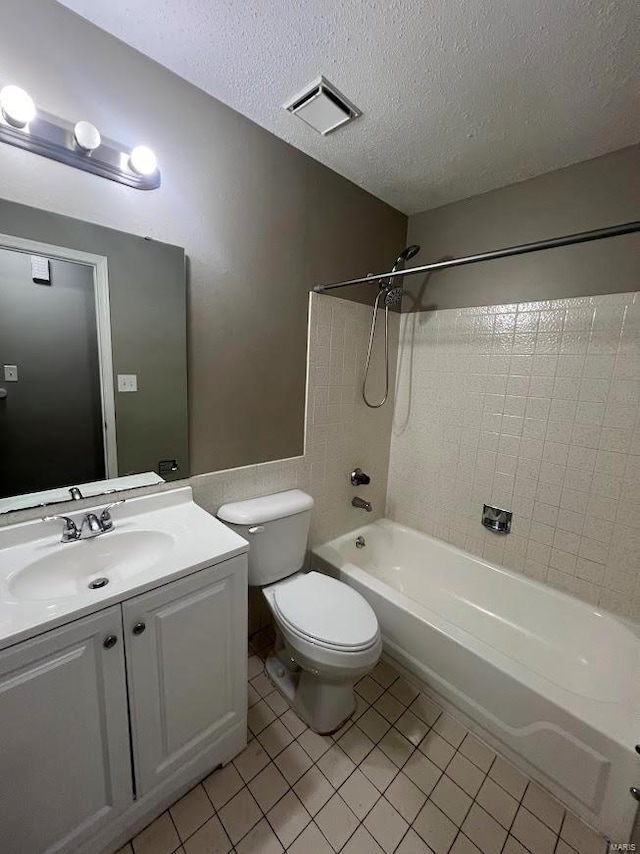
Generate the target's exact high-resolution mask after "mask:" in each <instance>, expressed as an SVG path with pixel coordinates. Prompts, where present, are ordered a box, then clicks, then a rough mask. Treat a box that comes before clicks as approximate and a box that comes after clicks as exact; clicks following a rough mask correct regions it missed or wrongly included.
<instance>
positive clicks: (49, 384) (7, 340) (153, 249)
mask: <svg viewBox="0 0 640 854" xmlns="http://www.w3.org/2000/svg"><path fill="white" fill-rule="evenodd" d="M51 216H52V217H55V215H54V214H52V215H51ZM93 228H95V229H98V230H99V231H104V232H105V233H106V236H107V237H108V236H109V234H110V230H108V229H100V228H99V227H97V226H94V227H93ZM111 234H115V233H114V232H111ZM118 239H119V240H120V241H124V242H125V243H126V241H127V240H129V241H131V243H132V246H131V247H130V248H131V249H133V250H134V251H129V252H128V253H127V252H126V251H122V248H121V247H117V250H118V251H113V247H112V246H110V245H109V240H108V239H107V240H105V247H104V251H105V254H103V255H99V254H93V253H89V252H84V251H82V250H78V249H75V248H73V249H72V248H65V247H59V246H53V245H51V244H46V243H43V242H40V241H32V240H28V239H25V238H23V237H14V236H9V235H0V513H3V512H9V511H11V510H17V509H22V508H26V507H32V506H37V505H45V504H50V503H56V502H58V501H68V500H70V499H72V498H80V497H89V496H92V495H99V494H102V493H105V492H111V491H117V490H120V489H129V488H131V487H135V486H143V485H149V484H153V483H159V482H162V481H163V480H173V479H177V478H181V477H186V476H187V475H188V474H189V469H188V444H187V441H188V440H187V398H186V323H185V320H186V293H185V291H186V288H185V280H184V253H183V251H182V250H181V249H179V248H178V247H172V246H165V245H164V244H158V243H155V242H152V241H145V240H144V239H142V238H138V237H133V236H130V235H118ZM92 248H93V247H92ZM110 256H111V257H110ZM125 260H127V261H129V262H130V268H129V269H126V268H125V267H123V266H122V262H123V261H125ZM110 261H111V262H113V267H114V272H115V275H114V277H113V278H114V281H113V282H112V281H110V278H111V277H110V273H111V264H110Z"/></svg>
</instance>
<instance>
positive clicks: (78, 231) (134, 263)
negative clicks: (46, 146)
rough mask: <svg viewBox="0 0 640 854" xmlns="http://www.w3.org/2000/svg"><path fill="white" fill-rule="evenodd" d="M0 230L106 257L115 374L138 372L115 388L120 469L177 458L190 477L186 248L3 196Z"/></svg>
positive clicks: (134, 469) (136, 469) (142, 467)
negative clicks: (132, 389) (131, 387)
mask: <svg viewBox="0 0 640 854" xmlns="http://www.w3.org/2000/svg"><path fill="white" fill-rule="evenodd" d="M2 153H3V152H2V151H1V150H0V157H1V156H2ZM40 159H41V158H38V161H39V160H40ZM0 234H10V235H17V236H18V237H24V238H28V239H30V240H38V241H42V242H44V243H49V244H52V245H53V246H61V247H66V248H70V249H79V250H81V251H84V252H91V253H94V254H96V255H105V256H106V257H107V263H108V267H109V303H110V309H111V340H112V348H113V369H114V374H137V375H138V391H137V392H136V393H118V392H117V390H116V393H115V407H116V438H117V444H118V471H119V473H120V474H121V475H124V474H132V473H137V472H141V471H157V468H158V461H159V460H161V459H177V460H178V464H179V465H180V471H179V472H177V473H176V476H177V477H186V476H187V475H188V474H189V449H188V426H187V392H186V389H187V344H186V339H187V329H186V288H185V259H184V250H182V249H181V248H180V247H178V246H168V245H166V244H162V243H158V242H156V241H149V240H145V239H144V238H141V237H135V236H133V235H130V234H122V233H121V232H118V231H114V230H113V229H109V228H102V227H100V226H96V225H92V224H90V223H83V222H79V221H78V220H74V219H70V218H69V217H64V216H59V215H57V214H52V213H49V212H48V211H42V210H36V209H35V208H30V207H27V206H25V205H18V204H13V203H11V202H7V201H3V200H2V199H0ZM114 387H116V388H117V386H116V381H115V376H114ZM163 477H164V475H163ZM169 477H170V476H167V479H169ZM72 479H73V478H72Z"/></svg>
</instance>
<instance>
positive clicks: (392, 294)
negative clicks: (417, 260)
mask: <svg viewBox="0 0 640 854" xmlns="http://www.w3.org/2000/svg"><path fill="white" fill-rule="evenodd" d="M419 251H420V247H419V246H418V245H417V244H416V243H413V244H411V246H406V247H405V248H404V249H403V250H402V252H401V253H400V254H399V255H398V257H397V258H396V263H395V264H394V265H393V268H392V270H391V272H392V273H396V272H397V271H398V270H402V269H403V268H404V262H405V261H408V260H409V259H410V258H413V257H414V256H415V255H417V254H418V252H419ZM380 290H384V291H385V294H384V304H385V305H386V306H388V307H390V306H392V305H397V303H399V302H400V301H401V299H402V295H403V293H404V291H403V290H402V276H398V277H397V278H394V279H391V278H389V279H387V280H386V281H384V280H383V282H382V283H381V284H380Z"/></svg>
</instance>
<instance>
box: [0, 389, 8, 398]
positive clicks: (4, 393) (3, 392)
mask: <svg viewBox="0 0 640 854" xmlns="http://www.w3.org/2000/svg"><path fill="white" fill-rule="evenodd" d="M7 394H8V392H7V390H6V388H0V400H4V399H5V397H6V396H7Z"/></svg>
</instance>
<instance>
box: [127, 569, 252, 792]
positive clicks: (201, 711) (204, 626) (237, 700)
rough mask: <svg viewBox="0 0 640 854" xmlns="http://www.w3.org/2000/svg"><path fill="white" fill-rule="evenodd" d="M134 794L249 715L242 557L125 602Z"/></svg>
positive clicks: (142, 790) (192, 755) (245, 589)
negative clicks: (247, 712) (247, 707)
mask: <svg viewBox="0 0 640 854" xmlns="http://www.w3.org/2000/svg"><path fill="white" fill-rule="evenodd" d="M123 618H124V630H125V638H126V648H127V679H128V683H129V702H130V708H131V728H132V733H131V734H132V743H133V756H134V767H135V777H136V789H137V793H138V796H141V795H144V794H146V793H147V792H149V791H150V790H151V789H152V788H153V787H154V786H156V785H157V784H158V783H160V781H161V780H162V779H163V778H164V777H166V776H167V775H169V774H171V773H172V772H173V771H175V770H176V768H177V767H178V766H180V765H182V764H184V763H185V762H189V761H190V760H193V759H195V758H196V757H198V756H199V755H201V754H203V753H204V752H206V751H207V750H208V749H210V748H211V745H212V744H214V743H215V742H216V741H217V740H218V739H219V738H221V737H222V736H223V735H224V734H225V733H226V732H227V731H228V730H229V729H230V728H231V727H233V726H235V725H237V724H238V722H239V720H241V719H242V718H244V716H245V715H246V668H247V663H246V645H247V644H246V638H247V559H246V556H245V555H242V556H240V557H236V558H232V559H231V560H227V561H224V562H223V563H221V564H218V565H217V566H214V567H210V568H208V569H203V570H200V571H199V572H196V573H194V574H193V575H189V576H188V577H187V578H183V579H180V580H179V581H174V582H172V583H170V584H167V585H165V586H164V587H160V588H158V589H157V590H152V591H151V592H149V593H144V594H142V595H140V596H137V597H136V598H135V599H131V600H130V601H129V602H125V603H124V605H123Z"/></svg>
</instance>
